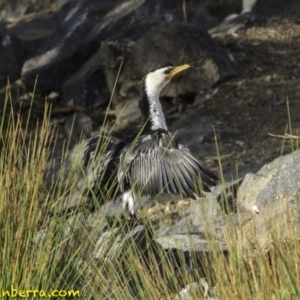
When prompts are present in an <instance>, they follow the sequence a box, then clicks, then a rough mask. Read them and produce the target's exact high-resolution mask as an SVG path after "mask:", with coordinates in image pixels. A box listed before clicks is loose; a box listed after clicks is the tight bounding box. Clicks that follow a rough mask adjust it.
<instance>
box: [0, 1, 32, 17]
mask: <svg viewBox="0 0 300 300" xmlns="http://www.w3.org/2000/svg"><path fill="white" fill-rule="evenodd" d="M29 8H30V3H29V2H28V1H23V0H10V1H6V0H0V20H1V21H9V20H12V19H14V18H19V17H22V16H24V15H25V14H26V13H27V12H28V10H29Z"/></svg>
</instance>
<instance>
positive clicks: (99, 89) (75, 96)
mask: <svg viewBox="0 0 300 300" xmlns="http://www.w3.org/2000/svg"><path fill="white" fill-rule="evenodd" d="M100 55H101V50H99V51H98V52H96V53H95V54H94V55H92V56H91V58H89V59H88V60H87V61H86V62H85V63H84V64H83V66H82V67H81V68H80V69H79V70H78V71H77V72H76V73H75V74H73V75H72V76H71V77H69V78H68V79H67V80H66V81H65V83H64V84H63V86H62V88H63V102H64V103H67V104H68V105H70V103H71V104H72V106H81V107H93V106H99V105H105V104H106V103H108V101H109V98H110V93H109V91H108V89H107V86H106V79H105V75H104V73H103V72H101V70H100V69H99V65H100Z"/></svg>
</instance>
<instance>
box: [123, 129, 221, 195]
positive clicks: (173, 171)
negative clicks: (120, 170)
mask: <svg viewBox="0 0 300 300" xmlns="http://www.w3.org/2000/svg"><path fill="white" fill-rule="evenodd" d="M127 150H128V148H127V149H124V151H123V154H121V161H122V160H123V165H127V166H128V171H129V172H127V173H125V174H124V177H125V178H124V180H125V181H127V182H131V186H132V187H134V188H135V190H136V191H137V192H138V193H141V194H142V195H147V196H154V195H157V194H159V193H161V192H165V193H168V194H170V193H172V194H183V195H185V196H188V197H191V198H195V193H196V191H197V188H196V187H197V186H199V183H200V182H201V183H202V187H203V190H204V191H209V187H210V186H213V185H216V181H217V180H218V178H217V176H215V175H214V174H213V173H212V172H211V171H209V170H207V169H206V168H205V167H203V166H202V165H201V163H200V162H199V161H198V160H197V159H195V158H194V157H193V156H192V154H191V153H190V151H189V150H188V149H187V148H185V147H183V146H182V145H178V144H177V143H176V141H175V140H174V137H173V136H172V135H171V134H169V133H164V134H162V133H160V134H158V133H152V134H148V135H145V136H142V137H140V139H139V140H138V141H137V142H136V145H135V146H134V147H133V149H132V150H131V151H130V150H129V151H130V155H128V154H127Z"/></svg>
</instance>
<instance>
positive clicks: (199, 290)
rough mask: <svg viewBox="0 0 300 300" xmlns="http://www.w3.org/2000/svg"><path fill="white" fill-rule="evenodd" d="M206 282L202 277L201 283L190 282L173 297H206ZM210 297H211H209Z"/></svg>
mask: <svg viewBox="0 0 300 300" xmlns="http://www.w3.org/2000/svg"><path fill="white" fill-rule="evenodd" d="M208 289H209V288H208V283H207V282H206V281H205V280H204V279H202V282H201V284H200V283H198V282H192V283H190V284H189V285H187V286H186V287H185V288H184V289H182V290H181V291H180V292H179V293H178V295H177V296H176V297H175V299H176V300H192V299H195V298H196V297H197V298H198V297H199V298H204V299H207V297H208ZM209 299H211V298H209Z"/></svg>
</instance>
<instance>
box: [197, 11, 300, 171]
mask: <svg viewBox="0 0 300 300" xmlns="http://www.w3.org/2000/svg"><path fill="white" fill-rule="evenodd" d="M218 41H219V42H220V43H221V44H222V45H223V48H224V49H225V50H226V52H227V53H228V55H229V57H230V58H231V60H232V61H233V63H234V65H235V68H236V70H237V75H238V76H237V77H236V78H234V79H232V80H231V81H229V82H227V83H224V84H221V85H220V86H219V87H217V88H215V89H214V90H213V91H210V94H211V96H210V97H209V96H208V97H206V98H207V100H206V101H204V103H201V105H203V104H204V105H203V108H202V110H201V111H202V113H203V115H212V116H214V117H215V118H216V119H217V120H220V121H221V122H223V123H224V124H226V125H228V126H229V127H231V128H235V129H238V133H237V135H236V136H235V137H234V138H233V139H230V140H228V141H226V142H222V144H221V145H220V154H221V158H222V165H223V168H225V169H226V168H227V167H230V168H232V167H234V166H240V165H243V164H245V163H250V165H251V164H252V163H253V164H255V165H257V168H259V167H260V166H261V165H263V164H265V163H266V162H269V161H271V160H273V159H274V158H276V157H278V156H279V155H280V154H281V153H289V152H291V151H292V149H296V148H297V144H298V142H299V140H297V138H296V137H294V138H285V139H283V138H280V137H274V136H271V135H270V134H274V135H284V134H285V133H288V134H293V135H295V136H298V135H300V133H299V129H300V46H299V45H300V18H299V13H296V12H295V13H290V14H288V15H286V16H282V17H274V18H272V19H270V20H268V21H266V23H264V24H262V25H261V26H260V27H252V28H249V29H248V30H246V31H242V32H238V33H237V35H235V36H232V35H231V36H227V37H223V38H219V39H218ZM212 94H213V95H212ZM204 98H205V97H204ZM290 124H291V128H290ZM283 142H284V143H283ZM207 160H208V162H207V163H210V162H209V160H210V158H207ZM212 164H213V163H212ZM257 168H255V167H254V170H252V171H255V169H257ZM249 170H250V171H251V167H250V168H249Z"/></svg>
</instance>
